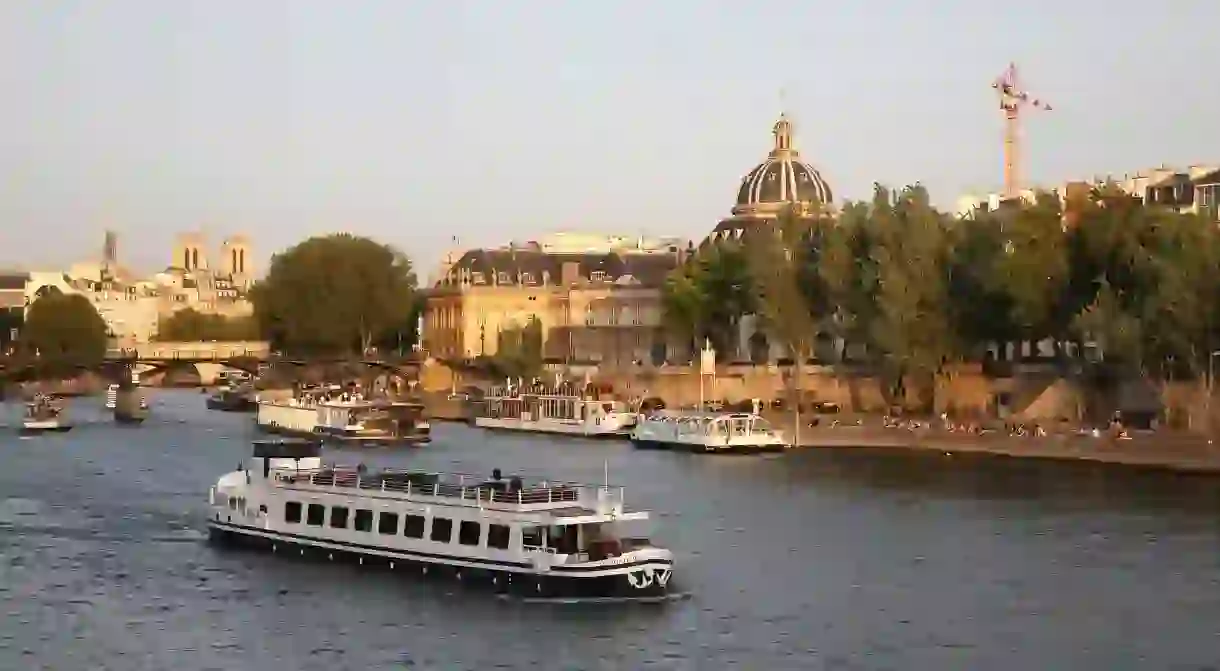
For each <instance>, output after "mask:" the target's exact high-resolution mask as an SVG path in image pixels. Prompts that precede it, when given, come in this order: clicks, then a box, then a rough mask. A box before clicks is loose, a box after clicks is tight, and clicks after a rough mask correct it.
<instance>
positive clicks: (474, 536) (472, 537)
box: [458, 520, 483, 545]
mask: <svg viewBox="0 0 1220 671" xmlns="http://www.w3.org/2000/svg"><path fill="white" fill-rule="evenodd" d="M482 527H483V525H481V524H479V523H478V522H471V521H469V520H467V521H463V522H462V523H461V524H460V525H458V542H459V543H461V544H462V545H478V544H479V536H481V535H482V532H483V528H482Z"/></svg>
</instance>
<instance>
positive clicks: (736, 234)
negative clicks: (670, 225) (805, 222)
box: [700, 114, 834, 246]
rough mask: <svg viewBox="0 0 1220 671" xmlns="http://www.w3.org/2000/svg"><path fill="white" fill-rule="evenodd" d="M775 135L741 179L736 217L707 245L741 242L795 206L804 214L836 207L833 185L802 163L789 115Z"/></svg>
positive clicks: (718, 229) (716, 231) (715, 232)
mask: <svg viewBox="0 0 1220 671" xmlns="http://www.w3.org/2000/svg"><path fill="white" fill-rule="evenodd" d="M771 134H772V135H773V136H774V137H775V145H774V147H773V148H772V149H771V152H770V153H768V154H767V157H766V158H765V159H763V161H762V163H759V164H758V165H757V166H755V167H754V169H752V170H750V171H749V172H747V173H746V174H745V176H744V177H742V178H741V186H739V187H738V189H737V202H736V203H735V204H734V205H733V210H732V212H733V215H732V216H731V217H729V218H727V219H724V220H723V221H721V222H720V223H719V224H717V225H716V228H715V229H714V230H713V231H712V233H711V235H709V236H708V237H707V239H706V240H704V242H703V244H704V245H706V244H708V243H716V242H720V241H722V240H736V239H740V238H741V237H742V236H744V235H746V234H747V233H748V232H749V231H751V230H752V229H755V228H758V227H759V226H762V225H766V224H768V223H770V222H773V221H774V220H775V218H776V217H778V216H779V214H780V213H781V212H783V211H785V210H786V209H788V208H790V207H793V206H796V207H797V208H799V209H800V210H801V211H802V212H812V211H813V210H815V209H821V210H825V209H827V208H830V207H833V205H834V194H833V193H832V192H831V190H830V184H828V183H827V182H826V180H825V178H823V177H822V174H821V173H819V172H818V170H817V169H816V168H814V167H813V166H812V165H810V164H808V163H806V162H805V161H803V160H801V155H800V152H798V151H797V150H796V148H795V147H794V146H793V143H792V122H791V121H789V120H788V117H787V116H786V115H783V114H781V115H780V117H779V121H776V122H775V126H774V128H772V130H771ZM700 246H702V245H700Z"/></svg>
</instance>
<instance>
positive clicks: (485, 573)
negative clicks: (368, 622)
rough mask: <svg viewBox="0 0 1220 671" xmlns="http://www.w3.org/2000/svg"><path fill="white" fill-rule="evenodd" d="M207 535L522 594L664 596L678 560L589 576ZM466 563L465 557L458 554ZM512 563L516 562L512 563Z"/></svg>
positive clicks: (230, 530)
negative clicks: (470, 564) (461, 563)
mask: <svg viewBox="0 0 1220 671" xmlns="http://www.w3.org/2000/svg"><path fill="white" fill-rule="evenodd" d="M208 538H209V540H210V541H211V542H213V543H214V544H217V545H220V546H225V547H236V548H245V549H252V550H260V551H269V552H273V553H275V554H277V555H282V556H284V557H287V558H293V559H305V560H312V561H320V562H343V563H347V564H356V565H359V566H363V567H366V568H368V569H369V570H382V571H391V572H394V573H400V574H404V575H408V576H415V577H426V578H439V579H447V580H453V581H458V582H461V583H463V584H464V585H468V586H470V587H473V588H482V589H488V590H491V591H494V592H496V593H499V594H506V595H511V596H516V597H521V598H541V599H631V600H645V601H649V600H661V599H664V598H665V597H666V596H667V594H668V593H669V591H670V589H671V587H672V583H671V582H670V576H671V575H672V571H673V564H672V562H670V561H664V560H647V561H643V562H640V563H639V564H638V565H624V566H621V567H617V569H616V570H617V572H615V573H612V574H609V575H589V572H588V571H582V570H579V569H577V567H572V568H571V569H569V570H557V569H553V570H549V571H543V572H538V571H535V570H533V569H531V568H529V567H528V565H524V564H522V563H515V562H499V563H500V564H503V565H504V566H503V567H498V566H495V565H494V564H495V563H493V562H484V561H482V560H477V561H475V560H472V561H468V562H465V563H479V564H482V565H480V566H469V565H459V564H453V563H447V562H446V559H445V558H444V557H442V556H439V555H423V554H416V553H410V552H404V551H398V550H387V549H381V548H377V547H374V546H362V545H356V544H354V543H341V542H337V541H321V540H316V539H312V538H309V537H306V536H299V535H296V534H284V533H279V532H274V531H269V530H264V529H258V528H254V527H246V526H243V525H238V524H231V523H225V522H221V521H219V520H209V521H208ZM454 559H455V560H459V561H461V558H454ZM510 564H511V566H510Z"/></svg>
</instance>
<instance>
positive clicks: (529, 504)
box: [208, 439, 674, 599]
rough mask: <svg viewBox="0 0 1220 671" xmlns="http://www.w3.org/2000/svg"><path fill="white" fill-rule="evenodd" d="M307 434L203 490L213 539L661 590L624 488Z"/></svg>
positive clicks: (504, 588) (530, 581)
mask: <svg viewBox="0 0 1220 671" xmlns="http://www.w3.org/2000/svg"><path fill="white" fill-rule="evenodd" d="M319 453H320V445H319V443H318V442H316V441H308V440H299V439H298V440H291V439H290V440H268V441H257V442H255V443H254V450H253V456H252V458H251V459H250V460H249V462H248V464H247V465H246V466H245V467H244V468H243V469H242V470H238V471H234V472H232V473H228V474H226V475H224V476H222V477H221V478H220V479H219V481H218V482H217V483H216V485H215V486H214V487H212V489H211V491H210V492H209V503H210V512H209V515H208V530H209V537H210V538H211V539H213V540H214V541H218V542H225V543H233V544H237V545H244V546H253V547H257V548H261V549H266V550H270V551H272V552H276V553H281V554H286V555H289V556H302V557H308V558H313V559H319V560H323V561H349V562H352V563H356V564H359V565H362V566H367V567H370V568H371V567H381V568H385V569H389V570H391V571H395V572H402V573H406V574H415V575H428V576H446V577H450V578H452V579H456V580H460V581H462V582H463V583H469V584H472V585H482V586H485V587H488V588H491V589H493V590H495V591H497V592H501V593H507V594H513V595H517V596H522V597H544V598H588V597H615V598H618V597H623V598H644V599H657V598H660V597H664V596H665V595H666V594H667V592H668V590H669V586H670V584H671V580H670V578H671V576H672V575H673V563H674V560H673V554H672V553H671V552H670V551H669V550H666V549H663V548H659V547H656V546H654V545H653V544H652V543H650V542H649V541H648V540H646V539H643V538H631V537H628V536H625V535H624V532H625V531H626V530H627V529H628V528H629V527H630V526H631V525H633V524H635V523H638V522H640V521H643V520H647V519H648V513H646V512H629V511H628V510H627V509H626V508H625V507H624V505H623V499H624V493H623V489H622V488H620V487H612V486H610V485H609V484H605V485H578V484H563V483H557V482H549V483H548V482H533V483H530V482H525V481H523V480H522V479H521V478H517V477H510V478H503V477H501V475H500V473H499V471H498V469H497V470H496V471H495V472H493V473H492V477H491V478H490V479H480V478H477V477H472V476H463V475H445V474H437V473H425V472H409V471H381V472H366V471H365V470H364V468H363V467H362V466H361V467H355V468H350V467H341V466H334V465H324V464H323V463H322V461H321V459H320V457H319Z"/></svg>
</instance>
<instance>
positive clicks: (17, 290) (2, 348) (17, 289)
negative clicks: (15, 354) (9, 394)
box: [0, 271, 30, 356]
mask: <svg viewBox="0 0 1220 671" xmlns="http://www.w3.org/2000/svg"><path fill="white" fill-rule="evenodd" d="M29 279H30V276H29V273H23V272H16V271H0V356H3V355H4V354H6V353H8V352H9V351H10V350H11V348H12V347H13V345H14V344H15V343H16V342H17V338H18V337H19V336H20V335H21V327H22V325H23V324H24V323H25V285H26V283H27V282H28V281H29Z"/></svg>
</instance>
